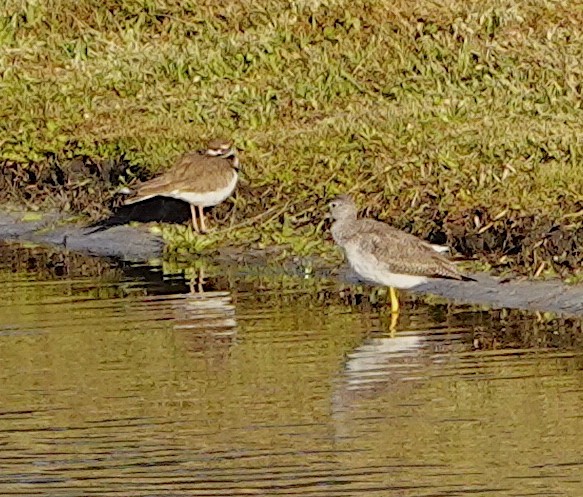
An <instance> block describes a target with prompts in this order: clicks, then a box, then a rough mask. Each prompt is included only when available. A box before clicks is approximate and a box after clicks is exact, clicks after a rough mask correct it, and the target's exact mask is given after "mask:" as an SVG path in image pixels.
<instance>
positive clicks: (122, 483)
mask: <svg viewBox="0 0 583 497" xmlns="http://www.w3.org/2000/svg"><path fill="white" fill-rule="evenodd" d="M200 267H204V268H205V272H206V273H207V277H206V279H205V281H204V282H197V281H195V280H193V281H192V282H191V281H190V279H191V276H193V275H198V268H200ZM171 273H172V270H168V268H162V267H147V266H140V265H136V264H134V265H130V264H122V263H110V262H108V261H103V260H98V259H91V258H86V257H83V256H78V255H74V254H60V253H55V252H46V251H42V250H39V249H36V248H27V247H15V246H4V247H0V280H1V283H2V291H1V295H2V300H1V301H0V359H1V361H2V367H1V368H0V398H1V399H2V404H1V406H0V461H1V462H0V494H1V495H50V496H79V495H124V496H183V495H188V496H193V495H196V496H207V495H210V496H214V495H221V496H231V495H303V496H324V495H330V496H336V495H338V496H345V495H346V496H349V495H355V496H356V495H358V496H387V495H391V496H457V495H460V496H461V495H500V496H526V495H529V496H530V495H540V496H545V497H548V496H576V495H581V493H582V489H583V476H582V475H583V451H582V449H581V446H582V435H581V433H583V414H582V413H583V348H582V339H581V323H580V322H579V321H578V320H574V319H570V320H566V319H556V318H552V317H549V316H537V315H533V314H529V313H524V312H519V311H505V310H477V309H474V308H470V307H468V306H455V305H451V304H447V303H437V304H432V305H428V304H426V303H424V302H423V301H422V300H420V299H415V298H414V297H413V296H411V295H409V296H408V298H407V299H406V301H405V303H404V305H403V313H402V315H401V316H400V319H399V322H398V323H397V328H396V331H395V332H391V331H390V330H389V324H390V316H389V315H388V313H387V312H386V309H385V308H384V307H383V306H382V305H375V304H371V303H370V302H369V300H368V298H367V296H366V295H368V294H365V295H364V296H360V295H357V297H354V296H351V297H347V296H346V295H345V294H344V293H342V292H340V291H339V290H341V288H340V287H339V286H338V284H337V283H334V282H326V281H316V280H313V279H307V280H306V279H300V278H296V277H293V276H286V275H283V274H281V275H277V274H276V275H275V276H274V275H272V276H269V277H268V276H264V275H262V273H261V271H257V270H251V269H249V268H241V267H216V266H213V265H212V264H211V265H210V267H206V266H205V264H204V263H203V264H200V263H197V268H196V269H193V270H192V271H187V272H186V273H187V277H186V278H185V277H184V275H181V274H171ZM199 283H200V284H199ZM199 290H203V292H200V291H199ZM358 290H359V289H358V288H356V289H355V288H352V289H350V291H351V292H353V293H354V292H358ZM343 295H344V296H343Z"/></svg>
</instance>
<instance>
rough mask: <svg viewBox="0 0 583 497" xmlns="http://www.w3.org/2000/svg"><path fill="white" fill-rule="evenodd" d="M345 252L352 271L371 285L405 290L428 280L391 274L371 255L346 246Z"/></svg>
mask: <svg viewBox="0 0 583 497" xmlns="http://www.w3.org/2000/svg"><path fill="white" fill-rule="evenodd" d="M345 251H346V257H347V258H348V261H349V263H350V265H351V266H352V269H354V271H355V272H356V273H358V275H359V276H361V277H362V278H363V279H364V280H366V281H369V282H371V283H376V284H378V285H385V286H391V287H393V288H402V289H407V288H413V287H414V286H417V285H421V284H422V283H425V282H427V280H428V278H427V277H426V276H417V275H413V274H402V273H393V272H391V271H390V269H389V267H388V266H387V265H386V264H382V263H379V261H378V260H377V259H376V258H375V257H373V256H372V255H370V254H366V253H363V252H361V251H359V250H358V249H356V248H354V247H351V246H347V247H345Z"/></svg>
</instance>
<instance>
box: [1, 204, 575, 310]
mask: <svg viewBox="0 0 583 497" xmlns="http://www.w3.org/2000/svg"><path fill="white" fill-rule="evenodd" d="M0 241H4V242H21V243H22V242H29V243H30V242H32V243H36V244H40V245H46V246H51V247H56V248H62V249H67V250H71V251H75V252H80V253H85V254H89V255H93V256H100V257H111V258H116V259H121V260H127V261H136V262H139V261H148V260H149V259H152V258H157V257H160V256H161V255H162V254H163V251H164V243H163V241H162V239H161V237H160V236H159V235H156V234H154V233H151V232H150V231H148V230H147V228H146V227H145V226H144V227H141V226H140V227H134V226H128V225H120V226H114V227H112V228H109V229H104V230H101V231H93V230H92V229H90V228H87V227H85V226H82V225H79V224H72V223H66V222H63V218H62V216H61V215H60V214H59V213H54V212H53V213H46V214H43V215H42V216H40V215H39V216H36V215H34V216H31V215H30V214H29V213H26V212H23V211H13V212H0ZM216 258H217V259H218V260H217V262H219V263H225V264H228V263H231V264H242V263H243V264H246V265H251V266H253V265H255V266H257V267H261V266H265V265H266V264H267V262H268V259H269V251H258V250H253V251H249V252H245V251H230V250H229V249H225V250H223V251H220V253H219V254H218V255H217V257H216ZM302 268H303V262H302V261H300V260H296V259H292V260H290V261H287V262H286V263H284V264H283V265H282V267H281V271H282V272H290V273H300V272H301V271H302ZM311 274H312V275H313V276H314V277H316V278H332V279H334V280H336V281H338V282H339V283H356V282H358V277H357V276H356V275H355V274H354V273H352V272H351V271H350V269H349V268H347V267H346V266H342V267H339V268H333V267H330V266H329V265H326V264H323V263H322V262H321V261H316V264H314V270H313V271H312V273H311ZM474 277H475V278H476V279H477V280H478V281H476V282H457V281H439V282H435V283H430V284H426V285H423V286H420V287H418V288H416V289H415V291H414V293H423V294H434V295H438V296H441V297H444V298H447V299H451V300H454V301H456V302H460V303H468V304H478V305H486V306H490V307H494V308H513V309H525V310H537V311H542V312H556V313H558V314H561V315H566V316H581V315H583V285H576V286H568V285H565V284H564V283H562V282H561V281H560V280H552V281H526V280H523V281H520V280H510V281H507V282H501V280H500V279H499V278H495V277H492V276H490V275H488V274H485V273H481V274H477V275H474Z"/></svg>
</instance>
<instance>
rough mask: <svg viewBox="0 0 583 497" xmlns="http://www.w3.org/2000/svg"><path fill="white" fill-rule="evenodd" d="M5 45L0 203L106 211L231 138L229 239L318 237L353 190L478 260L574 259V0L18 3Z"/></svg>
mask: <svg viewBox="0 0 583 497" xmlns="http://www.w3.org/2000/svg"><path fill="white" fill-rule="evenodd" d="M0 47H1V48H0V73H1V75H2V78H1V79H0V89H1V90H0V91H1V98H0V108H1V112H2V116H3V119H1V120H0V129H1V132H0V143H2V146H1V148H0V161H1V162H2V169H3V173H4V174H3V175H2V178H3V179H2V180H0V183H1V184H0V187H1V190H2V192H3V193H2V196H3V199H4V200H12V201H14V200H16V201H19V202H22V201H24V202H29V203H37V202H40V201H43V202H45V203H44V205H45V206H47V207H50V206H51V204H52V205H56V206H58V207H59V208H63V207H64V208H68V209H71V210H82V211H84V212H89V213H92V214H93V215H94V216H97V215H99V213H100V212H102V211H103V207H102V205H106V206H108V205H110V204H111V193H110V192H109V187H110V181H111V182H112V183H113V184H116V183H118V182H125V181H128V180H131V179H132V177H134V176H135V177H147V176H148V175H150V174H152V173H154V172H155V171H157V170H159V169H160V168H163V167H165V166H166V165H167V164H169V162H171V161H172V160H173V159H174V158H175V157H176V155H177V154H179V153H180V152H182V151H185V150H187V149H191V148H198V147H200V146H201V144H202V143H203V142H204V140H206V139H207V138H209V137H211V136H214V135H218V134H221V135H228V136H233V138H234V140H235V142H236V144H237V145H238V147H239V148H240V149H241V150H242V161H243V167H244V175H245V180H246V184H245V185H243V188H242V189H241V190H240V192H239V195H238V198H237V202H236V203H237V209H236V218H235V220H234V225H235V226H236V227H237V228H236V229H232V230H223V231H222V234H220V235H217V236H216V237H215V239H216V243H220V242H221V237H223V241H224V237H229V243H235V242H236V241H237V240H241V239H242V238H243V237H250V238H251V239H253V240H254V243H257V244H269V243H270V242H271V243H283V242H285V241H286V240H288V239H289V240H294V241H293V243H292V245H293V247H295V248H293V250H298V251H300V252H306V253H307V252H310V251H314V250H319V248H318V247H319V240H321V239H322V226H323V224H322V223H321V221H322V208H323V205H324V204H325V202H326V200H327V199H328V198H329V197H330V196H331V195H333V194H335V193H338V192H343V191H351V192H354V193H355V194H356V197H357V199H358V201H359V203H360V205H361V206H362V207H363V208H364V209H365V210H366V212H367V213H368V214H370V215H373V216H377V217H379V218H382V219H386V220H389V221H390V222H391V223H393V224H394V225H396V226H398V227H401V228H405V229H407V230H409V231H412V232H414V233H416V234H418V235H420V236H424V237H428V238H430V239H432V240H434V241H437V242H445V241H448V242H449V243H451V244H453V245H454V246H455V247H456V249H457V250H458V251H460V252H462V253H465V254H469V253H471V252H475V253H477V254H479V262H480V264H481V265H482V266H485V267H490V266H492V267H495V268H499V269H517V270H519V271H521V272H525V273H527V274H531V275H532V274H535V273H538V274H541V275H544V274H545V273H547V271H550V272H551V273H554V272H558V273H560V274H562V275H573V274H576V273H577V269H578V268H579V266H580V263H581V259H582V255H581V253H580V251H579V248H578V247H579V246H581V243H583V228H582V224H581V219H582V218H583V170H582V168H581V158H582V157H583V140H582V138H581V136H583V119H582V111H581V96H582V95H581V94H582V85H583V9H582V8H581V6H580V4H578V3H577V2H560V1H542V0H541V1H535V0H530V1H528V0H527V1H495V0H484V1H467V0H458V1H451V0H450V1H445V2H429V1H426V0H418V1H396V2H388V1H382V0H372V1H369V0H355V1H350V2H348V1H318V0H305V1H297V2H281V1H274V0H263V1H256V0H243V1H239V0H238V1H229V2H215V1H211V0H206V1H196V2H194V1H182V0H181V1H178V0H165V1H164V0H144V1H138V0H136V1H129V0H121V1H113V0H111V1H107V0H106V1H97V0H75V1H73V0H45V1H24V0H7V2H6V3H5V4H4V6H1V7H0ZM81 166H83V167H81ZM87 172H89V175H87ZM14 181H17V186H16V187H15V186H13V183H14ZM264 212H266V213H267V214H265V215H261V213H264ZM242 223H248V224H242ZM171 235H172V236H173V237H174V239H175V246H176V247H182V248H184V247H194V248H200V245H201V242H200V241H197V240H195V239H191V238H189V236H188V235H187V234H186V232H185V231H184V230H181V229H173V230H171ZM543 263H544V265H542V266H541V264H543Z"/></svg>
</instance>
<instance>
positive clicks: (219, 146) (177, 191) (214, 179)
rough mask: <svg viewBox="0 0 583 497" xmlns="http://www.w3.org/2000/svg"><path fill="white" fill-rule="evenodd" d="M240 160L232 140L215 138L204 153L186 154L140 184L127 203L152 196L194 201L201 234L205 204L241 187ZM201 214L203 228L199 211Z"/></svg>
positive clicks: (210, 204)
mask: <svg viewBox="0 0 583 497" xmlns="http://www.w3.org/2000/svg"><path fill="white" fill-rule="evenodd" d="M238 177H239V159H238V157H237V152H236V149H235V148H234V147H233V144H232V143H231V142H230V141H228V140H222V139H218V140H211V141H210V142H209V144H208V146H207V148H206V150H204V151H203V152H188V153H186V154H184V155H182V156H181V157H180V158H179V159H178V160H177V161H176V163H175V164H174V166H172V167H171V168H170V169H168V171H166V172H164V173H162V174H161V175H160V176H156V177H155V178H152V179H151V180H149V181H145V182H144V183H141V184H140V185H138V187H137V188H136V189H135V190H127V189H126V190H124V191H123V193H126V194H127V193H130V194H134V196H133V197H132V198H130V199H128V200H127V201H126V202H125V204H126V205H128V204H133V203H135V202H140V201H142V200H146V199H148V198H152V197H157V196H161V197H171V198H175V199H178V200H183V201H184V202H188V203H189V204H190V213H191V216H192V227H193V228H194V230H195V231H196V232H197V233H204V232H206V226H205V221H204V211H203V209H204V208H205V207H210V206H213V205H217V204H219V203H221V202H222V201H223V200H225V199H226V198H227V197H229V195H231V193H233V191H234V190H235V187H236V186H237V180H238ZM197 210H198V214H199V217H200V229H199V225H198V224H197V221H196V217H197V216H196V211H197Z"/></svg>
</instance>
